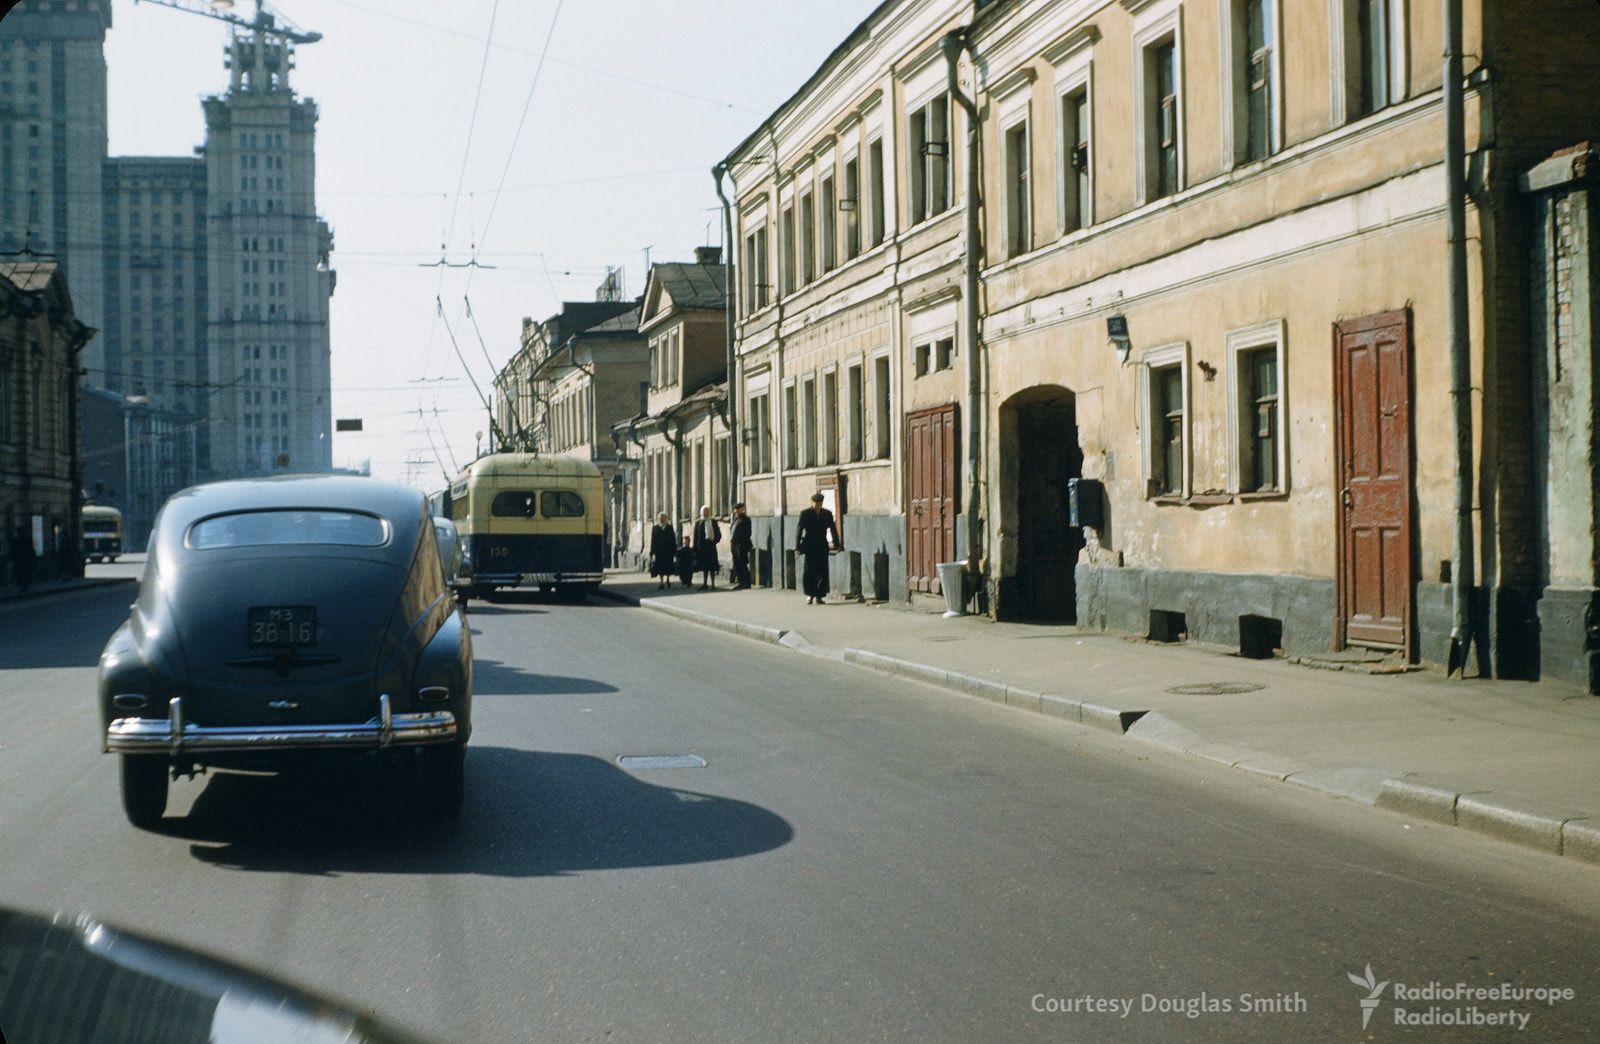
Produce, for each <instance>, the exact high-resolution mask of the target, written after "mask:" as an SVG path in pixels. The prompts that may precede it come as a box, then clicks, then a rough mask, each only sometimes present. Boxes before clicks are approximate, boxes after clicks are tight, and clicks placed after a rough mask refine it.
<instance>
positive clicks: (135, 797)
mask: <svg viewBox="0 0 1600 1044" xmlns="http://www.w3.org/2000/svg"><path fill="white" fill-rule="evenodd" d="M166 810H167V759H166V758H164V757H161V756H160V755H152V754H124V755H122V811H123V812H124V813H125V814H126V815H127V817H128V822H130V823H132V824H133V825H134V826H136V827H140V828H142V829H145V830H149V829H151V828H153V827H155V826H156V825H157V824H158V823H160V822H161V816H162V813H164V812H165V811H166Z"/></svg>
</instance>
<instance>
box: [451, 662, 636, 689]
mask: <svg viewBox="0 0 1600 1044" xmlns="http://www.w3.org/2000/svg"><path fill="white" fill-rule="evenodd" d="M618 691H619V690H618V689H617V687H616V686H615V685H609V684H607V683H606V682H602V681H595V680H594V679H593V678H573V677H568V676H566V675H562V674H534V673H533V672H532V671H525V670H523V669H522V668H521V667H512V666H509V665H508V664H506V663H504V662H503V661H501V660H490V659H486V658H484V657H482V656H474V657H473V658H472V692H473V694H474V695H475V696H576V695H592V694H594V693H602V692H618Z"/></svg>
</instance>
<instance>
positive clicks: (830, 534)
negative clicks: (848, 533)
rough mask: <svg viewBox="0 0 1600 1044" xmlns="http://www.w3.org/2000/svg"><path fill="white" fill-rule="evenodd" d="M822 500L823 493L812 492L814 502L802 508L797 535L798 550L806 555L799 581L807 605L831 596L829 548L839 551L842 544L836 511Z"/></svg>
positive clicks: (796, 546)
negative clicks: (835, 516) (836, 520)
mask: <svg viewBox="0 0 1600 1044" xmlns="http://www.w3.org/2000/svg"><path fill="white" fill-rule="evenodd" d="M822 500H823V497H822V494H821V493H813V494H812V495H811V506H810V507H808V508H806V509H805V510H804V511H802V512H800V528H799V532H798V533H797V534H796V536H795V550H796V551H798V552H800V554H802V555H804V556H805V571H804V572H803V573H802V575H801V581H800V582H801V584H802V586H803V587H804V588H805V592H806V604H807V605H818V604H821V602H822V600H823V599H824V598H826V597H828V552H829V551H837V550H838V549H839V544H840V542H839V527H838V526H837V525H836V524H834V521H833V512H832V511H829V510H828V509H827V508H825V507H823V506H822Z"/></svg>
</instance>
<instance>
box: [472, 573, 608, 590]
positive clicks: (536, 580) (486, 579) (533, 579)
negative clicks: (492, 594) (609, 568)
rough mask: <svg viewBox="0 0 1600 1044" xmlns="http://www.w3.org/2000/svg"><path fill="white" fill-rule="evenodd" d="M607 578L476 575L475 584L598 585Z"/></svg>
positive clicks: (598, 575)
mask: <svg viewBox="0 0 1600 1044" xmlns="http://www.w3.org/2000/svg"><path fill="white" fill-rule="evenodd" d="M605 578H606V574H605V573H603V572H601V573H476V574H474V575H473V578H472V582H473V583H475V584H494V585H496V586H499V587H516V586H518V585H519V584H598V583H599V582H600V581H602V580H604V579H605Z"/></svg>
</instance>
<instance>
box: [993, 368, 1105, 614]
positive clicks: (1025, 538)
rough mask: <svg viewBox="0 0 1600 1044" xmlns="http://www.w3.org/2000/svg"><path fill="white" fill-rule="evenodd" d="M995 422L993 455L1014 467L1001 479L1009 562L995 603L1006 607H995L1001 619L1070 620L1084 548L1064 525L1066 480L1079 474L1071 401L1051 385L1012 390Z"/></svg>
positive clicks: (1067, 394)
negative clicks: (1010, 542) (997, 442)
mask: <svg viewBox="0 0 1600 1044" xmlns="http://www.w3.org/2000/svg"><path fill="white" fill-rule="evenodd" d="M1000 424H1001V451H1002V453H1003V454H1008V455H1010V456H1011V458H1012V460H1014V461H1015V466H1014V468H1005V469H1003V472H1002V474H1003V478H1004V480H1005V482H1006V485H1007V486H1009V487H1010V488H1009V489H1008V490H1007V491H1006V492H1007V494H1008V495H1006V497H1005V505H1004V506H1005V507H1006V508H1009V509H1010V511H1009V512H1008V513H1009V514H1010V516H1011V518H1010V520H1009V521H1010V524H1009V525H1007V526H1006V527H1005V528H1007V529H1009V530H1011V532H1012V533H1013V534H1014V536H1015V551H1016V556H1015V560H1014V568H1013V569H1011V570H1009V572H1010V577H1009V579H1010V583H1009V584H1007V585H1006V586H1007V587H1008V588H1009V590H1008V591H1003V592H1002V594H1001V599H1000V600H1001V602H1002V603H1009V604H1003V605H1001V606H999V607H997V608H999V610H1000V613H1001V614H1002V615H1003V616H1005V617H1006V618H1009V619H1029V620H1058V621H1064V622H1067V623H1071V622H1074V621H1075V620H1076V619H1077V587H1076V584H1075V581H1074V577H1073V570H1074V568H1075V567H1076V566H1077V564H1078V552H1079V551H1081V550H1082V549H1083V543H1084V541H1083V531H1082V530H1081V529H1077V528H1075V527H1073V526H1070V525H1068V522H1069V514H1068V493H1067V480H1068V479H1074V478H1078V477H1080V476H1081V475H1082V473H1083V450H1082V448H1081V447H1080V446H1079V444H1078V416H1077V402H1076V398H1075V397H1074V396H1073V394H1072V392H1070V391H1068V390H1067V389H1065V388H1059V387H1053V386H1047V387H1040V388H1032V389H1029V390H1028V391H1025V392H1020V393H1018V394H1017V395H1016V396H1014V397H1013V398H1012V399H1011V400H1009V401H1008V402H1007V403H1006V404H1005V406H1003V407H1001V411H1000ZM1006 557H1007V558H1010V557H1011V556H1009V555H1008V556H1006ZM1007 564H1008V565H1009V564H1012V563H1010V562H1008V563H1007ZM1007 595H1009V597H1007Z"/></svg>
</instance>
